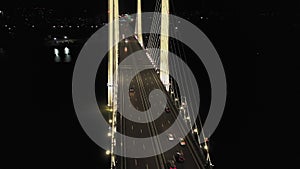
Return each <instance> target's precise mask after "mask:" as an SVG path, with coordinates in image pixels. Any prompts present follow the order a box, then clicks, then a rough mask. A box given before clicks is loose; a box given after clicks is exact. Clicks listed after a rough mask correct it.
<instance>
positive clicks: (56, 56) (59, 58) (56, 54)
mask: <svg viewBox="0 0 300 169" xmlns="http://www.w3.org/2000/svg"><path fill="white" fill-rule="evenodd" d="M53 50H54V61H55V62H62V61H64V62H66V63H68V62H71V61H72V58H71V55H70V53H71V50H70V48H68V47H67V46H66V47H65V48H63V49H61V48H54V49H53ZM62 50H63V52H60V51H62ZM60 53H64V54H63V55H60Z"/></svg>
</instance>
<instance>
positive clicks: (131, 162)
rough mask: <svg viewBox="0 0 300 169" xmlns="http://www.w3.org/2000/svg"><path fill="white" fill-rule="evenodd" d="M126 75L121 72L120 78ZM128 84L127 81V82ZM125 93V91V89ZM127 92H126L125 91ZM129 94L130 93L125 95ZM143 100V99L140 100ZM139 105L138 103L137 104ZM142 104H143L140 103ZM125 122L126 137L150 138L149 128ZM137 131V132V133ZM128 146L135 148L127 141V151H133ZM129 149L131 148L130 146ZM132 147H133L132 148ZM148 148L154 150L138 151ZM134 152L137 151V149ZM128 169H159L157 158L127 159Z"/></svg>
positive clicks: (144, 147) (124, 72)
mask: <svg viewBox="0 0 300 169" xmlns="http://www.w3.org/2000/svg"><path fill="white" fill-rule="evenodd" d="M126 74H127V75H128V73H126V71H121V72H120V75H121V76H120V77H122V76H126ZM125 83H126V81H125ZM121 87H123V85H121ZM123 91H124V89H123ZM125 91H126V90H125ZM125 94H128V93H125ZM135 96H136V97H139V95H138V94H137V95H135ZM139 100H141V99H139ZM135 104H138V103H135ZM139 104H141V103H139ZM123 121H124V123H125V126H126V127H125V128H126V130H125V135H132V136H133V137H137V136H140V135H142V136H143V137H148V134H147V133H146V132H148V128H147V126H145V125H140V124H138V123H133V122H132V121H129V120H127V119H125V118H123ZM135 131H136V132H135ZM127 144H132V145H133V147H134V146H135V142H132V143H129V142H128V141H127V140H124V145H125V149H126V151H131V150H128V149H127V148H126V145H127ZM128 147H129V146H128ZM130 147H132V146H130ZM148 148H153V147H146V146H143V149H141V150H138V151H146V149H148ZM134 151H137V150H136V149H135V150H134ZM125 160H126V168H147V167H148V168H157V164H156V161H155V158H153V157H149V158H141V159H136V158H126V159H125Z"/></svg>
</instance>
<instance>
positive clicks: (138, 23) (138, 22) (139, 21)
mask: <svg viewBox="0 0 300 169" xmlns="http://www.w3.org/2000/svg"><path fill="white" fill-rule="evenodd" d="M141 6H142V5H141V0H137V19H136V25H135V34H136V35H137V37H138V41H139V43H140V44H141V46H142V47H143V46H144V43H143V36H142V7H141Z"/></svg>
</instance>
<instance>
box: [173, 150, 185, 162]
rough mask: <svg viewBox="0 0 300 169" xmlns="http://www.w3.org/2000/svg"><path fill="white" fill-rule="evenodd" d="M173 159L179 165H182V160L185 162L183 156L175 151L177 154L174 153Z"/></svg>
mask: <svg viewBox="0 0 300 169" xmlns="http://www.w3.org/2000/svg"><path fill="white" fill-rule="evenodd" d="M175 159H176V161H177V162H179V163H183V162H184V160H185V158H184V156H183V153H182V152H180V151H177V152H176V155H175Z"/></svg>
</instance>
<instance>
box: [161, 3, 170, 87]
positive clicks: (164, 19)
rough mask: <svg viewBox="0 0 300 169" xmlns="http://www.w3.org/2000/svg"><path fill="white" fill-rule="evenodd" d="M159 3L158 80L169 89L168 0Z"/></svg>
mask: <svg viewBox="0 0 300 169" xmlns="http://www.w3.org/2000/svg"><path fill="white" fill-rule="evenodd" d="M161 3H162V4H161V30H160V31H161V33H160V65H159V68H160V80H161V81H162V83H163V84H164V86H165V87H166V90H167V91H169V58H168V52H169V0H162V2H161Z"/></svg>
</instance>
